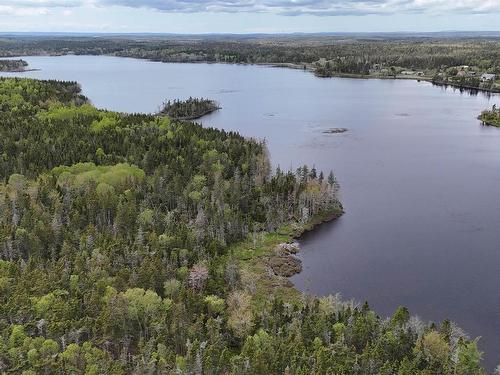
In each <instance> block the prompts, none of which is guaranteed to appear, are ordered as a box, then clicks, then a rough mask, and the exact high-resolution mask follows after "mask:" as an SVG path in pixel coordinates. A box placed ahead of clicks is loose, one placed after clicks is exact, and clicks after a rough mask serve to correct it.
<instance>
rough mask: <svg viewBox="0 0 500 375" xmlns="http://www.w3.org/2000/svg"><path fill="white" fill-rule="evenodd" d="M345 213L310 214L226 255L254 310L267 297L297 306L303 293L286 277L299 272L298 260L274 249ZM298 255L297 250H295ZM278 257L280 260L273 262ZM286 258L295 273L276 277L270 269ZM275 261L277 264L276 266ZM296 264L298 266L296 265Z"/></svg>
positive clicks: (264, 233)
mask: <svg viewBox="0 0 500 375" xmlns="http://www.w3.org/2000/svg"><path fill="white" fill-rule="evenodd" d="M344 213H345V211H344V209H343V208H342V206H341V205H340V207H336V208H332V209H331V210H329V211H327V212H324V213H321V214H317V215H314V216H313V217H311V218H310V219H309V220H308V221H307V222H306V223H303V224H300V223H297V222H295V221H291V222H289V223H287V224H284V225H283V226H281V227H279V228H277V229H276V230H274V231H273V232H260V233H257V234H256V235H254V238H252V236H249V238H248V239H246V240H243V241H242V242H241V243H239V244H236V245H234V246H233V247H232V248H231V249H230V251H229V254H230V256H232V257H234V258H235V259H236V260H237V261H238V267H239V269H240V271H241V274H242V285H243V288H244V289H250V290H251V291H252V295H253V298H252V301H253V302H252V305H253V306H254V308H256V309H260V308H262V306H263V305H264V304H265V302H266V301H267V300H269V298H270V297H277V298H281V299H283V300H284V301H286V302H289V303H298V301H299V299H300V296H301V295H302V294H303V292H301V291H300V290H298V289H297V288H296V287H295V285H294V284H293V283H292V281H291V280H290V277H292V276H293V275H295V274H297V273H300V271H301V270H302V261H301V260H300V259H298V258H297V257H296V256H295V255H294V254H290V253H288V254H279V253H277V251H276V249H277V248H278V247H279V246H280V245H283V244H292V243H294V242H295V240H298V239H300V237H301V236H302V235H304V234H305V233H309V232H311V231H314V230H315V229H316V228H317V227H319V226H320V225H322V224H324V223H328V222H332V221H335V220H337V219H339V218H340V217H341V216H342V215H343V214H344ZM298 252H300V248H299V249H298ZM277 258H281V259H277ZM289 258H293V259H294V260H293V261H292V266H295V267H297V266H298V268H296V271H298V272H293V274H291V275H288V276H280V275H278V274H276V272H275V271H274V270H273V267H272V266H271V265H272V264H274V265H275V266H276V265H278V266H281V265H282V264H281V263H280V262H282V261H284V262H285V263H290V262H289ZM276 262H278V264H277V263H276ZM298 263H300V264H298ZM286 266H287V264H285V267H286Z"/></svg>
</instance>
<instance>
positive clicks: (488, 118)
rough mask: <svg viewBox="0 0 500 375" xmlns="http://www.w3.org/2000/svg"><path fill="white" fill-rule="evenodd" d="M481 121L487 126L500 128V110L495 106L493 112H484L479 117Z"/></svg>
mask: <svg viewBox="0 0 500 375" xmlns="http://www.w3.org/2000/svg"><path fill="white" fill-rule="evenodd" d="M479 119H480V120H481V121H482V122H483V124H485V125H490V126H496V127H500V108H497V107H496V105H493V107H492V108H491V110H489V111H488V110H487V111H483V112H482V113H481V115H479Z"/></svg>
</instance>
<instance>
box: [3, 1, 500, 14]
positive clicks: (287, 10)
mask: <svg viewBox="0 0 500 375" xmlns="http://www.w3.org/2000/svg"><path fill="white" fill-rule="evenodd" d="M113 5H116V6H121V7H125V8H144V9H151V10H156V11H160V12H165V13H199V12H210V13H269V14H279V15H287V16H297V15H303V14H307V15H316V16H344V15H367V14H398V13H406V14H433V15H446V14H449V13H461V14H488V13H496V12H500V0H0V14H9V15H18V16H22V15H37V14H38V15H42V14H47V13H50V12H51V9H55V8H62V9H69V8H75V7H87V8H93V7H101V8H105V7H108V6H113Z"/></svg>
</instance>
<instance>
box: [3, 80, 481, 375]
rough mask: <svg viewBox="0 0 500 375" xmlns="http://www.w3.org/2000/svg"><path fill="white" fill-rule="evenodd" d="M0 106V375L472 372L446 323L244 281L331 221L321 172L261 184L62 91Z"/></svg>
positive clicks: (237, 156) (234, 159) (212, 146)
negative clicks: (281, 249) (293, 240)
mask: <svg viewBox="0 0 500 375" xmlns="http://www.w3.org/2000/svg"><path fill="white" fill-rule="evenodd" d="M0 95H3V97H4V98H5V100H2V101H0V106H1V107H2V111H0V120H1V123H2V126H1V127H0V146H1V149H2V150H5V155H6V156H5V157H2V158H1V160H0V176H1V179H2V182H1V183H0V370H1V371H5V372H6V373H21V374H22V373H25V374H32V373H56V374H57V373H68V374H102V373H106V374H125V373H131V374H132V373H135V374H141V373H161V374H196V373H204V374H283V373H285V374H286V373H289V374H328V373H331V374H351V373H358V374H365V373H377V374H394V373H397V372H398V371H399V373H400V374H429V373H433V374H445V375H447V374H450V375H451V374H455V373H457V374H480V371H481V369H480V367H479V359H480V353H479V352H478V351H477V346H476V343H475V342H471V341H468V340H466V339H465V338H460V340H461V341H460V344H459V345H451V344H450V342H451V340H450V339H449V337H451V329H450V325H449V324H444V325H443V327H442V329H441V330H440V332H438V331H437V330H435V329H433V328H432V327H428V326H426V325H424V324H423V323H421V322H418V324H417V323H415V321H414V320H413V319H414V318H410V316H409V312H408V311H407V310H406V309H404V308H400V309H398V311H397V312H396V313H395V315H394V317H393V318H392V319H391V320H390V321H385V320H381V319H380V318H378V317H377V315H376V314H375V313H374V312H373V311H371V310H370V309H369V307H368V306H367V305H366V306H364V307H363V308H361V309H360V308H357V307H355V306H353V305H352V304H350V303H345V302H342V301H341V300H340V299H339V298H336V297H325V298H322V299H317V298H314V297H308V298H304V299H300V298H296V299H295V300H293V301H290V299H287V298H286V293H285V292H284V290H282V288H281V287H280V284H279V282H280V281H279V280H277V279H276V278H275V277H271V276H269V272H268V270H267V268H262V269H260V270H258V269H257V268H258V267H256V268H255V269H254V268H253V266H254V265H256V264H257V266H259V267H260V266H261V264H260V263H252V260H255V259H256V258H258V257H265V256H266V254H268V253H269V252H271V250H272V248H273V247H274V246H275V245H276V244H277V243H280V242H282V241H284V240H287V239H290V236H291V234H292V233H293V228H295V227H302V228H305V227H307V226H308V225H312V224H311V222H312V221H313V220H314V219H317V220H320V221H321V220H323V218H327V217H329V216H332V215H335V214H338V213H339V212H340V211H341V207H342V206H341V205H340V203H339V202H338V200H337V198H336V188H337V187H336V181H335V177H334V175H333V174H331V178H329V179H328V181H323V179H322V178H318V177H317V176H316V172H315V171H313V170H309V168H307V167H305V166H304V167H301V168H299V169H298V170H297V171H296V172H295V173H294V172H291V171H289V172H284V171H281V170H278V171H276V173H274V174H271V173H270V171H269V161H268V160H267V157H266V152H265V145H264V144H261V143H258V142H255V141H253V140H247V139H244V138H243V137H241V136H239V135H238V134H235V133H227V132H224V131H219V130H215V129H205V128H202V127H201V126H198V125H196V124H192V123H186V122H183V123H178V122H175V121H174V122H170V121H167V120H163V119H159V118H157V117H154V116H149V115H140V114H135V115H118V114H113V113H110V112H103V111H98V110H96V109H94V108H92V107H91V106H89V105H88V104H83V103H82V101H83V100H84V99H83V98H82V97H81V96H80V94H79V89H78V86H77V85H76V84H73V83H61V82H54V81H45V82H42V81H34V80H18V79H0ZM104 119H106V120H104ZM98 124H100V125H98ZM318 218H319V219H318ZM278 228H281V229H280V233H277V232H276V231H275V230H276V229H278ZM284 228H286V230H285V229H284ZM264 231H265V232H264ZM257 238H262V241H260V242H259V241H257ZM259 259H260V258H259ZM269 291H273V293H268V292H269ZM274 292H275V293H274ZM281 296H283V298H281ZM454 358H458V362H454V361H453V360H452V359H454ZM353 369H356V372H353Z"/></svg>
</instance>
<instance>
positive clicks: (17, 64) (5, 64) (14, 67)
mask: <svg viewBox="0 0 500 375" xmlns="http://www.w3.org/2000/svg"><path fill="white" fill-rule="evenodd" d="M27 66H28V63H27V62H26V61H24V60H0V72H22V71H24V70H26V67H27Z"/></svg>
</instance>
